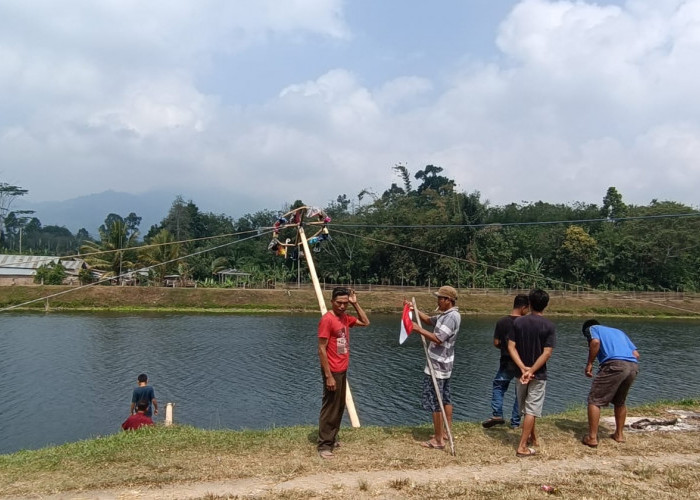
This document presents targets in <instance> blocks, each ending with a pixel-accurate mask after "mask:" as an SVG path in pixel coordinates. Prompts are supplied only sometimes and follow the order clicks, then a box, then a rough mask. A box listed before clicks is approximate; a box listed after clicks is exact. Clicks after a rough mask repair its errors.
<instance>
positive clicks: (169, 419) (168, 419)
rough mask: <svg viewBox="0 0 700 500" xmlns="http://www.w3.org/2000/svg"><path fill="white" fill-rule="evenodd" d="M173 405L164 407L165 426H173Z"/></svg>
mask: <svg viewBox="0 0 700 500" xmlns="http://www.w3.org/2000/svg"><path fill="white" fill-rule="evenodd" d="M173 406H175V405H174V404H173V403H168V404H166V405H165V426H166V427H170V426H171V425H173Z"/></svg>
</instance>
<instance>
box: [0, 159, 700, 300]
mask: <svg viewBox="0 0 700 500" xmlns="http://www.w3.org/2000/svg"><path fill="white" fill-rule="evenodd" d="M394 171H395V173H396V174H397V178H398V179H399V182H397V183H392V184H391V186H389V188H388V189H386V190H385V191H384V192H383V193H381V194H376V193H373V192H371V191H369V190H363V191H362V192H360V193H358V194H357V196H356V197H354V198H349V197H348V196H347V195H346V194H341V195H338V197H337V199H336V200H335V201H333V202H332V203H330V204H329V205H328V206H327V207H323V210H324V211H325V212H326V213H327V214H328V215H329V216H330V217H331V222H330V224H329V226H328V229H329V234H330V239H328V240H326V241H322V242H321V243H319V244H318V245H317V246H314V250H315V251H314V260H315V263H316V269H317V272H318V275H319V278H320V279H322V280H324V281H326V282H330V283H353V282H360V283H371V284H383V285H401V284H405V285H418V286H421V285H428V284H431V283H432V284H438V283H450V284H453V285H454V286H458V287H479V288H481V287H488V288H531V287H544V288H550V289H551V288H569V287H585V288H591V289H597V290H638V291H662V290H673V291H686V292H696V291H698V289H700V212H698V210H696V209H694V208H693V207H690V206H687V205H684V204H681V203H677V202H673V201H659V200H652V201H651V202H650V203H649V204H648V205H632V204H626V203H625V202H624V200H623V197H622V194H621V193H619V192H618V190H617V189H616V188H615V187H610V188H608V189H607V191H606V193H604V195H603V198H602V202H601V203H600V204H594V203H581V202H575V203H571V204H553V203H548V202H545V201H537V202H532V203H521V204H518V203H510V204H507V205H502V206H496V205H491V204H490V203H489V202H488V201H485V200H482V199H481V195H480V193H479V192H478V191H473V192H460V191H458V190H457V189H456V183H455V182H454V180H452V179H450V178H448V177H447V176H445V175H444V173H443V169H442V167H438V166H434V165H427V166H426V167H425V168H424V169H422V170H418V171H417V172H416V173H415V174H412V173H411V172H409V171H408V169H407V168H406V167H405V166H403V165H397V166H395V167H394ZM3 190H4V192H5V193H6V194H5V196H4V197H3ZM22 191H23V190H22V189H21V188H19V187H18V186H9V185H7V184H0V216H1V218H0V223H1V226H0V229H2V240H1V241H0V243H1V244H2V247H3V251H4V252H6V253H18V251H19V248H18V243H19V241H18V238H19V236H20V235H19V232H20V229H21V233H22V250H21V251H22V253H28V254H29V253H34V254H42V255H47V254H48V255H59V256H60V255H74V254H80V255H82V256H83V257H84V258H85V260H86V261H87V262H88V263H89V264H90V265H91V266H93V268H95V269H99V270H101V271H103V272H105V273H107V274H106V275H107V276H109V275H111V276H122V275H124V274H125V273H127V272H129V271H133V270H136V269H148V272H146V273H140V274H138V275H137V276H136V278H133V277H132V278H133V279H136V280H137V281H140V282H141V283H162V281H163V279H164V277H165V276H167V275H171V274H172V275H178V276H180V277H181V278H182V279H183V280H192V281H197V282H199V283H201V284H202V285H208V284H209V285H213V284H214V283H215V282H216V276H217V273H218V272H219V271H221V270H223V269H227V268H235V269H237V270H239V271H241V272H245V273H248V274H249V275H250V276H249V277H248V278H246V280H247V281H249V282H251V283H253V284H255V285H259V284H261V283H264V282H280V281H293V280H296V279H297V278H298V277H299V278H300V279H301V280H303V281H307V280H308V279H309V276H308V271H307V268H306V266H305V264H304V263H303V259H302V258H299V257H298V256H297V257H296V258H295V254H296V252H287V254H286V256H285V257H281V256H279V255H277V254H276V253H275V252H273V251H270V250H269V249H268V244H269V242H270V237H271V236H269V235H268V233H269V228H270V227H271V226H272V225H273V224H274V223H275V221H277V220H278V217H279V216H280V212H278V211H273V210H262V211H258V212H255V213H252V214H245V215H243V216H242V217H240V218H238V219H234V218H232V217H230V216H227V215H224V214H214V213H208V212H202V211H201V210H199V208H198V207H197V205H196V204H195V203H194V202H193V201H191V200H190V201H185V200H184V199H183V198H182V197H179V196H178V197H176V199H175V200H174V201H173V203H172V205H171V207H170V209H169V210H168V212H167V214H166V216H165V217H164V218H163V219H162V220H161V222H160V223H159V224H156V225H153V226H152V227H151V228H149V230H148V231H147V232H146V233H145V234H144V235H143V236H141V233H140V231H139V225H140V222H141V218H140V217H138V216H137V215H136V214H135V213H130V214H128V215H126V216H120V215H118V214H108V215H107V218H106V220H105V223H104V224H103V225H102V226H101V227H100V228H99V230H98V233H99V235H98V237H97V238H92V237H91V236H90V235H89V234H88V232H87V231H85V230H84V229H81V230H80V231H78V232H77V233H76V234H75V235H73V234H71V233H70V231H68V230H67V229H66V228H63V227H56V226H46V227H42V226H41V223H40V221H38V220H37V219H36V218H33V217H31V214H27V213H23V212H21V211H20V212H13V211H11V210H9V208H8V207H9V205H8V203H7V202H8V200H10V201H11V200H13V199H14V198H12V197H11V196H10V194H12V196H14V197H15V198H16V197H18V196H22V195H23V194H24V193H26V190H24V193H23V192H22ZM303 205H304V203H303V201H302V200H296V201H295V202H294V203H293V204H292V205H290V206H288V207H284V208H283V212H284V211H287V210H289V209H294V208H297V207H299V206H303ZM315 229H316V227H314V229H311V227H310V229H309V230H308V231H313V230H315ZM286 231H287V233H285V232H284V231H283V232H282V233H281V234H280V238H284V237H285V236H286V235H289V236H291V238H292V241H293V240H294V231H293V230H292V229H287V230H286ZM261 233H264V234H261Z"/></svg>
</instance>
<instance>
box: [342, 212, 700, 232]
mask: <svg viewBox="0 0 700 500" xmlns="http://www.w3.org/2000/svg"><path fill="white" fill-rule="evenodd" d="M687 217H700V212H698V213H689V214H664V215H639V216H635V217H616V218H609V219H608V218H606V219H574V220H554V221H532V222H489V223H480V224H406V225H393V224H329V225H332V226H334V227H347V228H349V227H363V228H376V229H441V228H445V229H448V228H479V227H506V226H545V225H551V224H583V223H594V222H625V221H632V220H651V219H676V218H687Z"/></svg>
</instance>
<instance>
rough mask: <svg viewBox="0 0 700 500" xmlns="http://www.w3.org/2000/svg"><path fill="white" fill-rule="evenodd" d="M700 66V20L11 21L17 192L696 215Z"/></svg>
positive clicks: (7, 128)
mask: <svg viewBox="0 0 700 500" xmlns="http://www.w3.org/2000/svg"><path fill="white" fill-rule="evenodd" d="M697 54H700V0H686V1H683V0H627V1H623V0H619V1H604V0H598V1H595V2H594V1H583V0H578V1H553V0H522V1H513V0H498V1H496V0H469V1H467V0H435V1H433V2H426V1H425V0H381V1H380V0H345V1H343V0H178V1H173V0H149V1H148V2H143V1H141V0H138V1H137V0H101V1H99V2H95V1H93V0H70V1H65V2H56V1H55V0H0V182H6V183H10V184H16V185H19V186H21V187H23V188H25V189H28V190H29V194H28V195H27V196H26V199H27V200H30V201H33V202H41V201H52V200H67V199H71V198H75V197H78V196H81V195H87V194H92V193H100V192H103V191H107V190H113V191H118V192H124V193H131V194H144V193H149V192H151V191H165V192H169V193H173V194H174V195H177V194H180V195H182V196H183V197H184V198H185V199H192V200H193V201H195V202H196V203H197V204H198V206H200V208H202V209H206V210H211V211H214V212H217V213H218V212H221V213H227V214H229V215H232V216H239V215H241V214H243V213H252V212H254V211H257V210H260V209H273V210H276V209H281V208H283V207H284V205H285V204H286V203H291V202H293V201H295V200H297V199H301V200H303V201H304V202H305V203H306V204H308V205H316V206H321V207H324V206H327V205H328V204H329V203H330V202H332V201H334V200H336V198H337V197H338V195H341V194H346V195H347V196H348V198H350V199H351V200H358V194H359V193H360V192H361V191H363V190H367V191H369V192H370V193H373V194H374V195H375V196H381V194H382V193H383V192H384V191H385V190H386V189H388V188H389V187H390V186H391V184H392V183H397V184H398V185H402V181H401V179H400V178H399V177H398V176H397V175H396V173H395V171H394V169H393V167H394V166H395V165H397V164H401V165H404V166H405V167H406V168H407V169H408V171H409V172H410V173H411V174H412V175H413V174H415V173H416V172H417V171H419V170H422V169H423V168H425V166H426V165H430V164H432V165H437V166H440V167H442V168H443V169H444V170H443V172H442V174H443V175H445V176H447V177H448V178H451V179H454V180H455V182H456V183H457V188H458V189H459V190H460V191H463V192H468V193H471V192H473V191H479V192H480V193H481V198H482V200H484V201H486V200H487V201H488V202H489V203H490V204H491V205H504V204H507V203H512V202H515V203H527V202H534V201H539V200H541V201H546V202H550V203H574V202H586V203H597V204H601V203H602V199H603V197H604V196H605V193H606V191H607V188H608V187H609V186H615V187H616V188H617V190H618V191H619V192H620V193H621V194H622V197H623V200H624V201H625V202H627V203H633V204H642V205H646V204H648V203H650V202H651V201H652V200H653V199H658V200H672V201H677V202H681V203H685V204H689V205H691V206H693V207H697V205H698V195H697V189H698V186H700V99H698V98H697V95H696V94H697V89H698V88H700V65H698V64H697V60H698V56H697ZM693 89H695V90H693ZM414 187H417V181H416V182H415V185H414ZM358 202H359V200H358Z"/></svg>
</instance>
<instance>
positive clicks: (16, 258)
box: [0, 255, 85, 275]
mask: <svg viewBox="0 0 700 500" xmlns="http://www.w3.org/2000/svg"><path fill="white" fill-rule="evenodd" d="M59 260H61V258H60V257H53V256H49V255H0V274H2V275H8V274H19V275H30V274H33V273H32V271H35V270H37V269H38V268H39V267H41V266H44V265H46V264H50V263H51V262H58V261H59ZM61 265H62V266H63V267H64V268H65V269H66V271H79V270H80V269H82V268H83V266H84V265H85V261H84V260H83V259H66V260H61ZM27 271H29V272H27Z"/></svg>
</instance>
